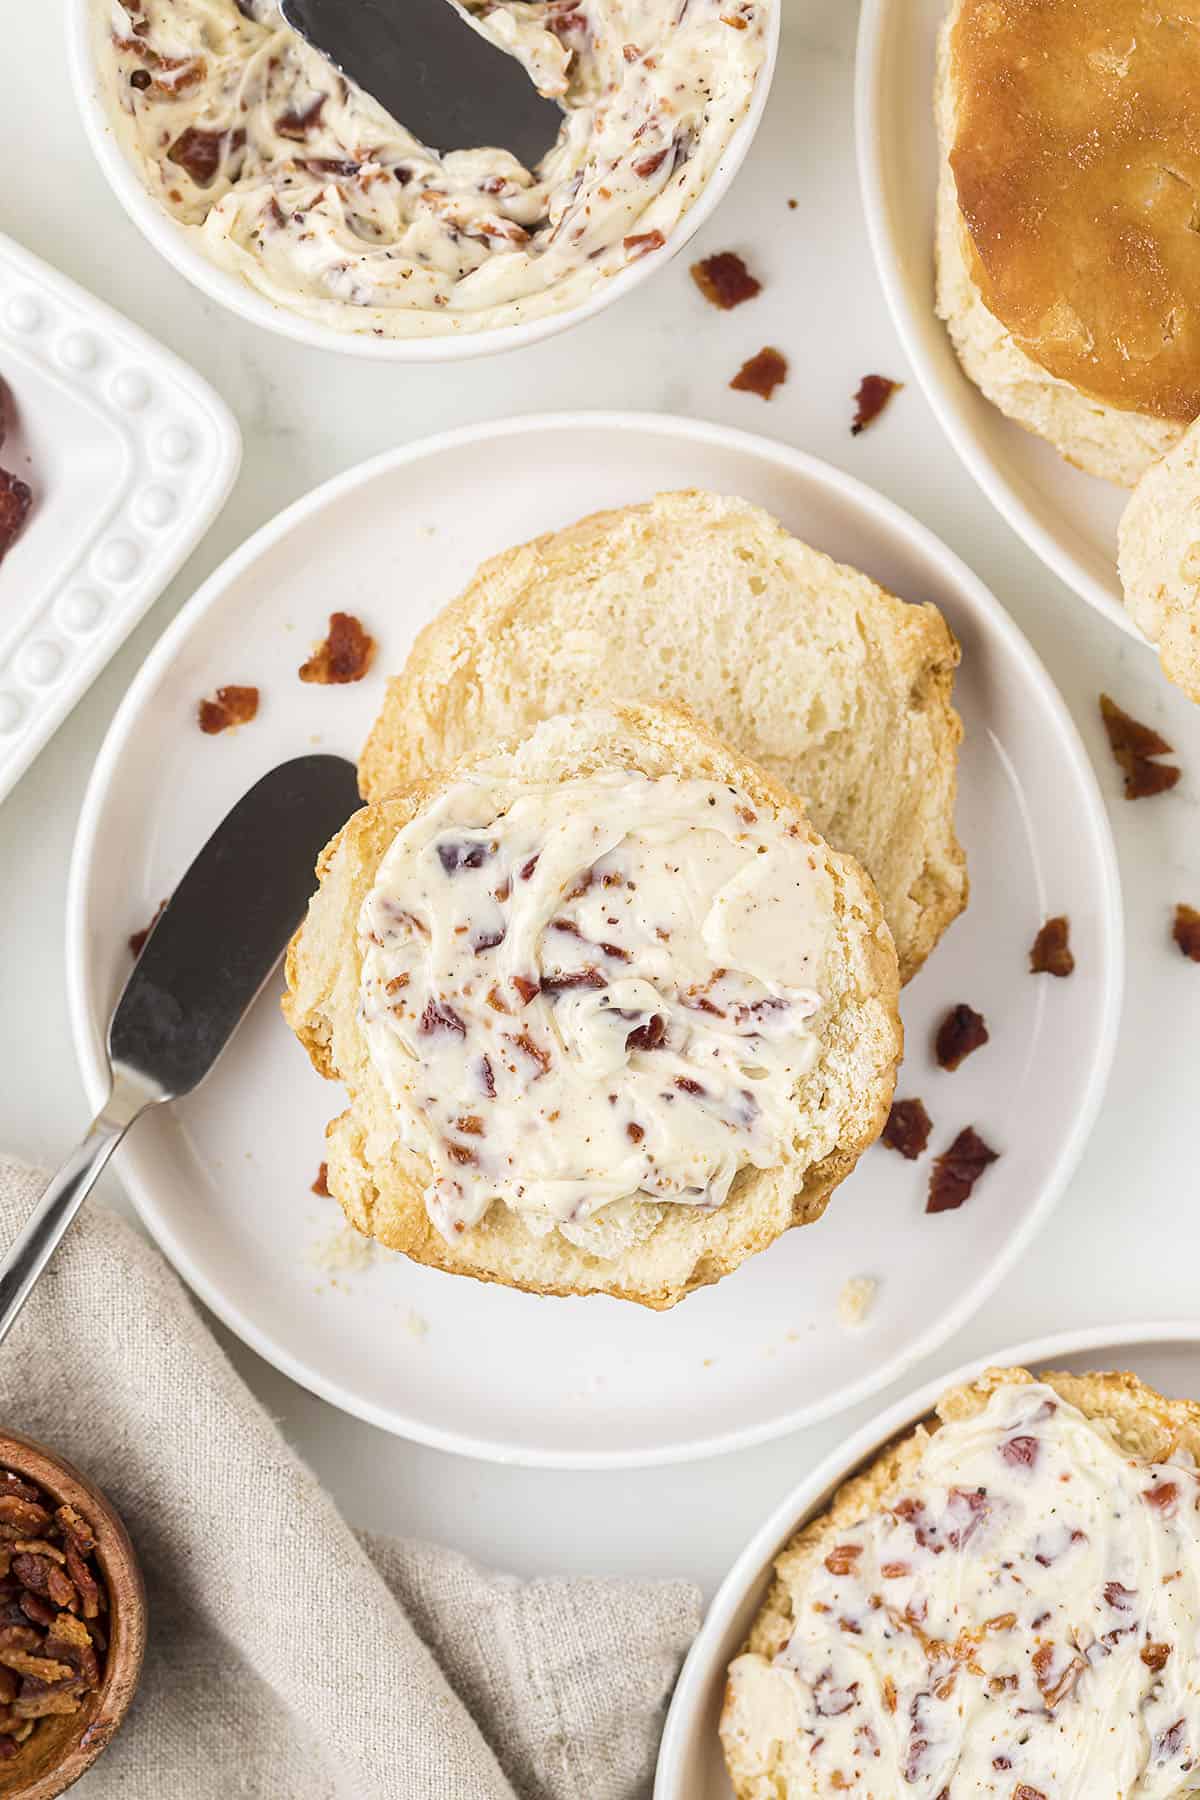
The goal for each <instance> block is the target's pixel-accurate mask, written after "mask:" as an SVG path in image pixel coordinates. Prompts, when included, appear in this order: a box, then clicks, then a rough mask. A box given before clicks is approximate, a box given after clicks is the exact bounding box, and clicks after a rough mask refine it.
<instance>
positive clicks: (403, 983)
mask: <svg viewBox="0 0 1200 1800" xmlns="http://www.w3.org/2000/svg"><path fill="white" fill-rule="evenodd" d="M410 979H411V977H410V976H408V975H393V976H392V979H391V980H390V981H388V982H385V983H384V988H383V991H384V993H385V994H398V993H399V992H400V990H401V988H406V987H407V986H408V984H409V981H410Z"/></svg>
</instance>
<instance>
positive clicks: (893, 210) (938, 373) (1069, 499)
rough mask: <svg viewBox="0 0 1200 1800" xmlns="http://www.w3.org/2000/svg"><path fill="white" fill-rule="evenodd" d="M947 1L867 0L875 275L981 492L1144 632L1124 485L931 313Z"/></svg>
mask: <svg viewBox="0 0 1200 1800" xmlns="http://www.w3.org/2000/svg"><path fill="white" fill-rule="evenodd" d="M948 3H949V0H863V5H862V13H861V17H860V22H859V36H858V65H857V72H856V81H855V130H856V137H857V144H858V167H859V180H860V184H861V188H862V197H863V206H864V208H865V211H866V216H867V227H868V231H869V234H870V238H871V247H872V250H873V251H874V254H875V263H876V267H877V269H878V271H879V278H880V281H881V283H882V285H883V290H884V293H885V294H886V296H887V301H888V305H889V307H890V309H891V313H892V317H893V319H894V320H895V324H896V329H897V331H898V332H899V334H900V339H901V342H902V343H903V345H904V348H905V351H906V352H907V354H908V357H909V360H910V361H911V363H912V365H913V367H914V369H915V370H916V373H917V378H918V380H919V381H920V383H921V386H922V387H923V388H924V390H925V394H926V396H927V398H928V400H929V403H930V405H931V406H932V408H933V410H934V412H935V413H936V414H937V417H938V419H939V420H940V421H941V424H942V427H943V429H944V431H945V433H946V435H947V437H948V438H949V439H950V442H951V443H952V444H953V445H954V448H955V449H956V450H957V452H958V454H959V456H960V457H961V458H962V460H963V462H964V463H965V464H966V466H967V468H968V469H969V470H970V472H971V474H972V475H973V476H974V477H975V480H976V481H977V482H978V483H979V486H980V487H981V488H982V489H983V491H984V493H985V494H986V495H987V497H988V499H989V500H990V501H991V502H992V504H993V505H994V506H995V507H996V508H997V509H998V511H999V512H1000V513H1001V514H1002V515H1003V516H1004V518H1006V519H1007V520H1008V522H1009V524H1010V525H1011V526H1012V527H1013V529H1014V531H1016V532H1018V533H1019V534H1020V536H1021V537H1022V538H1024V540H1025V542H1026V543H1027V544H1028V545H1029V547H1030V549H1031V550H1032V551H1034V553H1035V554H1036V555H1037V556H1040V557H1041V559H1042V561H1043V562H1044V563H1045V564H1046V565H1047V567H1048V568H1050V569H1052V570H1053V571H1054V573H1055V574H1056V575H1058V576H1060V577H1061V579H1062V580H1063V581H1065V582H1066V583H1067V584H1068V586H1070V587H1072V588H1074V590H1075V592H1076V593H1077V594H1079V595H1080V597H1081V598H1082V599H1084V600H1086V601H1087V603H1088V605H1089V606H1094V607H1095V609H1096V611H1097V612H1099V613H1102V614H1103V616H1104V617H1105V618H1106V619H1108V620H1109V621H1110V622H1111V623H1112V624H1114V625H1117V626H1119V627H1120V629H1121V630H1122V631H1125V632H1127V633H1128V635H1129V636H1130V637H1132V638H1135V639H1136V640H1137V641H1138V642H1139V643H1144V642H1145V639H1144V638H1143V636H1142V634H1141V632H1140V631H1139V630H1138V628H1137V626H1136V625H1135V624H1134V623H1133V620H1132V619H1131V618H1130V616H1129V614H1128V613H1127V612H1126V611H1125V608H1124V605H1123V604H1122V599H1121V583H1120V578H1119V576H1118V574H1117V523H1118V521H1119V519H1120V517H1121V513H1122V510H1123V509H1124V506H1125V502H1126V500H1127V499H1128V497H1129V496H1128V494H1127V493H1126V491H1125V490H1124V489H1123V488H1118V487H1114V486H1112V485H1111V484H1110V483H1109V482H1106V481H1100V480H1098V479H1097V478H1096V477H1095V476H1093V475H1085V474H1084V473H1083V472H1082V470H1080V469H1076V468H1073V467H1072V466H1071V465H1070V464H1069V463H1068V462H1066V461H1065V460H1064V459H1063V458H1062V457H1061V456H1060V455H1059V454H1058V452H1057V451H1056V450H1055V449H1053V448H1052V447H1051V445H1049V444H1047V443H1045V442H1043V441H1042V439H1040V438H1037V437H1034V436H1033V435H1032V434H1031V433H1030V432H1028V431H1025V430H1023V429H1022V427H1021V426H1019V425H1016V424H1014V423H1013V421H1012V420H1011V419H1006V418H1005V417H1004V415H1003V413H1001V412H1000V411H999V409H998V408H997V407H995V406H993V405H992V403H991V401H990V400H986V399H985V398H984V396H983V395H982V394H981V393H980V392H979V390H978V388H977V387H975V385H974V383H973V382H971V381H969V380H968V379H967V377H966V376H965V375H964V374H963V371H962V369H961V367H960V366H959V362H958V358H957V356H956V355H955V353H954V349H953V346H952V345H951V342H950V338H949V335H948V334H947V332H946V328H945V326H944V325H943V324H942V321H941V320H940V319H939V318H938V317H937V315H936V313H935V312H934V261H933V239H934V206H935V199H936V194H937V177H938V144H937V132H936V129H935V126H934V113H933V107H934V75H935V54H936V45H937V34H938V28H939V27H940V25H941V22H942V20H943V18H944V17H945V14H946V8H947V5H948Z"/></svg>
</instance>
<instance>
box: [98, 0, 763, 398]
mask: <svg viewBox="0 0 1200 1800" xmlns="http://www.w3.org/2000/svg"><path fill="white" fill-rule="evenodd" d="M98 3H99V0H67V43H68V53H69V60H70V68H71V79H72V82H73V84H74V88H75V97H76V103H77V104H78V107H79V111H80V115H81V117H82V119H83V124H84V129H85V130H86V132H87V136H88V140H89V142H90V143H91V146H92V150H93V151H94V153H95V156H96V160H97V162H98V163H99V164H100V167H101V169H102V170H103V172H104V175H105V177H106V178H107V180H108V184H109V186H110V187H111V188H112V190H113V193H114V194H115V195H116V197H117V199H118V200H119V201H120V203H121V205H122V206H123V207H124V208H125V211H126V212H127V213H128V215H129V217H130V218H131V219H132V220H133V222H134V224H135V225H136V226H137V227H138V228H139V230H140V231H141V232H142V234H143V236H144V237H146V238H147V239H148V241H149V242H150V243H151V244H152V245H153V246H154V248H155V249H156V250H157V251H158V252H159V254H160V255H161V256H163V257H165V259H166V261H167V262H168V263H170V264H171V266H172V268H174V269H177V270H178V272H179V273H180V274H181V275H183V276H185V277H186V279H187V280H188V281H190V282H191V283H192V285H193V286H194V287H196V288H198V289H199V290H200V292H201V293H202V294H205V295H207V297H208V298H209V299H210V300H215V301H217V303H218V304H219V305H221V306H224V307H227V308H228V310H229V311H230V312H232V313H236V314H237V315H238V317H239V318H242V319H246V320H248V321H249V323H250V324H252V325H261V326H262V327H263V328H264V329H265V330H267V331H273V332H276V333H277V334H278V335H279V336H280V337H285V338H291V339H292V340H293V341H294V342H295V343H298V344H307V345H309V346H310V347H312V348H313V349H317V350H337V351H340V352H341V353H342V354H343V355H344V356H358V357H365V358H367V359H368V360H372V361H375V362H406V363H436V362H457V361H460V360H461V361H465V360H467V359H469V358H473V357H477V356H493V355H495V354H496V353H497V352H499V351H502V350H519V349H523V348H524V347H525V346H527V345H529V344H536V343H540V342H541V341H542V340H543V339H544V338H549V337H554V336H556V335H557V334H558V333H559V332H560V331H565V330H567V329H568V327H569V326H572V325H580V324H582V323H583V321H584V320H585V319H590V318H594V317H595V315H596V314H597V313H600V312H603V311H604V310H605V308H606V307H609V306H611V305H612V304H613V303H614V301H616V300H619V299H620V298H621V296H622V295H623V294H628V293H630V292H631V291H632V290H633V289H634V288H636V287H640V285H641V284H642V282H643V281H645V280H647V279H648V277H649V276H651V275H652V274H653V273H654V272H655V271H656V270H657V269H661V268H663V267H664V266H665V265H666V264H667V263H668V262H669V261H670V260H671V259H672V257H674V256H677V255H678V254H679V252H680V251H681V250H682V249H683V248H684V247H685V245H686V244H688V243H689V242H690V240H691V239H692V238H693V237H694V236H695V234H696V232H698V231H699V229H700V227H701V226H702V225H703V224H704V223H705V221H706V220H707V219H708V218H709V217H711V215H712V213H713V212H714V210H715V209H716V207H717V206H718V205H719V204H720V202H721V200H722V199H723V197H724V195H725V194H726V193H727V192H728V190H729V188H730V186H731V184H732V182H733V179H734V177H735V175H736V174H737V172H738V170H739V169H740V168H741V166H742V163H743V162H744V161H745V158H746V154H747V152H748V151H749V149H750V146H751V144H752V143H753V142H754V138H755V135H756V133H757V131H758V127H759V124H760V122H761V120H762V116H763V112H764V110H765V108H766V104H767V98H768V96H769V94H770V91H771V83H772V81H773V79H774V74H775V65H776V61H777V58H778V51H779V31H780V13H781V9H782V0H767V4H768V21H767V34H766V45H765V53H764V58H763V64H762V67H761V69H760V70H759V73H758V78H757V80H756V81H755V85H754V93H753V95H752V97H751V101H750V106H749V108H748V110H747V112H746V116H745V118H744V119H743V120H742V121H741V123H740V124H739V125H738V127H737V129H736V130H735V131H734V133H733V135H732V137H731V138H730V140H729V143H728V145H727V146H726V149H725V151H724V154H723V155H722V156H721V157H720V159H719V160H718V162H717V164H716V166H715V168H714V170H713V173H712V175H711V176H710V177H709V180H708V182H707V183H706V185H705V187H704V189H703V191H702V192H701V194H700V196H699V198H698V199H697V200H696V201H695V202H694V204H693V205H692V206H691V207H689V209H688V211H687V212H686V213H684V215H683V217H682V218H681V219H680V220H679V222H678V224H677V225H676V227H675V229H674V230H673V231H672V232H671V233H670V235H669V236H668V238H667V241H666V243H665V244H664V245H663V247H662V248H661V249H660V250H656V251H654V252H652V253H651V254H649V255H644V256H641V257H640V258H638V259H637V260H636V261H634V262H631V263H630V264H629V265H628V266H627V267H626V268H625V269H623V270H621V271H620V272H619V273H618V274H616V275H613V276H611V277H610V278H609V279H608V280H606V281H605V282H603V283H602V284H601V286H599V287H598V288H597V289H596V290H595V292H593V293H591V294H589V295H588V296H587V297H586V299H584V300H583V301H581V302H580V303H578V304H577V305H575V306H570V307H564V308H563V309H562V310H561V311H556V312H549V313H546V314H543V315H541V316H539V317H537V318H533V319H529V320H526V321H525V322H524V323H521V324H517V325H505V326H499V327H495V328H492V329H483V330H474V329H466V330H463V331H461V332H459V333H457V334H455V333H449V334H435V335H429V336H416V337H379V336H376V335H374V334H373V333H371V332H349V331H338V330H336V329H334V328H333V327H331V326H327V325H324V324H321V323H317V322H314V321H312V320H309V319H305V318H303V317H302V316H301V315H300V314H299V313H298V312H293V311H292V310H290V309H289V308H287V307H284V306H279V305H276V304H275V303H274V302H273V301H272V300H270V299H268V298H267V297H266V296H265V295H263V294H260V293H258V292H257V290H256V289H254V288H253V287H251V286H250V285H249V283H248V282H244V281H241V280H239V279H238V278H237V276H235V275H232V274H229V273H227V272H226V271H225V270H224V269H222V268H220V267H218V265H217V264H216V263H215V262H213V261H211V260H210V259H209V258H208V257H207V256H206V255H205V254H204V252H203V251H202V250H201V249H199V248H198V246H197V245H196V243H195V241H194V236H193V233H192V232H191V231H189V230H188V229H187V228H186V227H185V226H183V225H181V224H180V223H179V222H178V221H177V220H175V219H173V218H172V217H171V215H170V213H168V212H167V211H165V209H164V208H163V207H161V206H160V205H159V203H158V201H157V200H156V199H155V198H154V196H153V195H152V194H151V193H150V192H149V191H148V189H147V188H146V187H145V186H144V185H143V183H142V181H141V179H140V177H139V175H138V172H137V170H136V169H135V167H134V166H133V164H132V162H131V161H130V160H129V158H128V156H127V155H126V154H125V151H124V150H123V149H122V147H121V145H120V143H119V142H118V139H117V134H116V132H115V131H114V129H113V125H112V119H111V116H110V111H109V108H108V106H107V104H106V102H105V99H104V95H103V93H102V91H101V82H100V73H99V69H98V66H97V59H96V52H95V42H96V7H97V4H98Z"/></svg>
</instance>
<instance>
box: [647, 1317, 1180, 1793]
mask: <svg viewBox="0 0 1200 1800" xmlns="http://www.w3.org/2000/svg"><path fill="white" fill-rule="evenodd" d="M1017 1367H1021V1368H1031V1369H1034V1370H1037V1369H1070V1370H1074V1371H1076V1372H1078V1373H1084V1372H1086V1371H1088V1370H1098V1369H1132V1370H1133V1372H1134V1374H1136V1375H1140V1376H1141V1377H1142V1379H1143V1380H1144V1381H1146V1382H1148V1383H1149V1384H1150V1386H1151V1387H1154V1388H1157V1389H1158V1390H1159V1392H1160V1393H1163V1394H1169V1395H1173V1396H1176V1397H1178V1398H1188V1399H1191V1398H1195V1396H1196V1395H1198V1394H1200V1321H1196V1320H1188V1321H1184V1322H1182V1323H1178V1324H1175V1323H1171V1324H1155V1325H1129V1326H1122V1327H1120V1328H1119V1330H1114V1328H1113V1327H1112V1326H1111V1325H1105V1326H1098V1327H1095V1328H1093V1329H1091V1330H1087V1331H1067V1332H1060V1333H1059V1334H1058V1336H1056V1337H1048V1338H1038V1339H1036V1340H1035V1341H1034V1342H1033V1343H1025V1344H1017V1345H1015V1346H1013V1347H1012V1348H1010V1349H1007V1350H996V1351H994V1352H992V1354H991V1355H989V1356H983V1357H979V1358H978V1359H977V1360H976V1361H975V1362H971V1363H967V1364H964V1366H963V1367H962V1368H959V1369H955V1370H953V1371H952V1372H951V1373H950V1374H948V1375H939V1376H938V1378H937V1380H936V1381H931V1382H929V1383H928V1385H927V1386H925V1387H923V1388H921V1389H920V1390H919V1392H917V1393H915V1394H909V1395H908V1396H907V1397H906V1398H905V1399H903V1400H899V1401H897V1403H896V1404H895V1406H892V1407H889V1409H888V1410H887V1412H886V1413H883V1414H882V1415H880V1416H879V1417H877V1418H875V1419H873V1420H871V1421H870V1423H868V1424H866V1425H864V1426H863V1428H862V1430H861V1431H858V1432H856V1433H855V1435H854V1436H853V1437H852V1438H851V1439H850V1441H849V1442H848V1443H846V1444H844V1445H843V1446H842V1447H841V1449H839V1450H835V1451H834V1452H833V1454H832V1455H831V1456H828V1457H826V1458H825V1460H824V1462H822V1463H820V1464H819V1465H818V1467H817V1468H815V1469H814V1470H813V1471H812V1473H811V1474H809V1475H806V1476H805V1478H804V1480H803V1481H802V1482H801V1483H800V1485H799V1487H797V1488H795V1489H794V1490H793V1492H792V1493H790V1494H789V1495H788V1497H787V1499H786V1500H784V1501H783V1502H782V1503H781V1504H780V1505H779V1506H778V1507H776V1509H775V1511H774V1512H773V1513H772V1514H771V1516H770V1518H769V1519H768V1520H767V1521H766V1523H765V1524H764V1525H763V1526H762V1527H761V1529H760V1530H758V1531H757V1532H756V1533H755V1534H754V1536H753V1538H751V1540H750V1542H749V1543H748V1544H747V1546H746V1548H745V1549H744V1550H743V1551H742V1554H741V1555H740V1556H739V1557H738V1559H737V1561H736V1562H735V1563H734V1565H733V1567H732V1569H730V1571H729V1574H728V1575H727V1576H726V1577H725V1580H724V1581H723V1582H722V1583H721V1586H720V1588H719V1589H718V1591H717V1594H716V1597H715V1598H714V1600H713V1603H712V1605H711V1606H710V1607H709V1609H708V1614H707V1616H706V1618H705V1621H704V1625H703V1627H702V1628H701V1631H700V1635H699V1637H698V1638H697V1639H696V1641H695V1643H694V1644H693V1645H692V1648H691V1651H690V1653H689V1655H688V1659H687V1661H686V1663H685V1664H684V1666H683V1672H682V1674H681V1675H680V1677H679V1681H678V1683H677V1685H676V1688H675V1694H674V1697H673V1699H672V1701H671V1710H670V1712H669V1714H668V1716H667V1723H666V1729H665V1730H664V1732H663V1740H662V1747H661V1750H660V1752H659V1758H658V1773H657V1776H656V1779H655V1783H654V1800H733V1786H732V1784H731V1782H730V1780H729V1776H728V1774H727V1773H726V1769H725V1762H724V1758H723V1757H722V1755H721V1744H720V1740H719V1738H718V1736H717V1726H718V1723H719V1720H720V1716H721V1704H722V1701H723V1699H724V1694H725V1672H726V1670H727V1669H728V1667H729V1664H730V1663H731V1662H732V1661H733V1658H734V1657H735V1656H737V1654H738V1653H739V1651H740V1650H741V1649H742V1646H743V1645H744V1644H745V1642H746V1638H747V1636H748V1635H749V1632H750V1626H751V1624H752V1622H753V1620H754V1616H755V1614H756V1613H757V1612H758V1609H759V1607H760V1606H761V1605H762V1603H763V1601H764V1599H765V1598H766V1593H767V1588H768V1587H769V1586H770V1582H771V1574H772V1566H773V1564H774V1561H775V1558H776V1557H777V1556H778V1555H779V1552H780V1551H781V1550H782V1549H783V1547H784V1545H785V1544H787V1543H788V1541H789V1539H791V1538H792V1537H793V1536H794V1534H795V1533H796V1532H797V1531H799V1529H800V1527H801V1526H802V1525H803V1524H804V1523H805V1522H806V1521H807V1520H808V1519H810V1518H811V1517H813V1516H814V1514H816V1513H818V1512H820V1510H821V1508H822V1507H823V1506H824V1505H825V1504H826V1503H827V1502H828V1501H829V1500H830V1498H831V1497H832V1495H833V1494H834V1492H835V1491H836V1489H837V1488H839V1487H840V1486H841V1484H842V1482H843V1481H845V1480H847V1479H848V1477H849V1476H851V1475H852V1474H853V1473H854V1471H855V1470H856V1469H858V1468H860V1467H862V1466H863V1465H864V1464H865V1463H867V1462H869V1461H870V1460H871V1458H872V1457H874V1456H875V1455H876V1453H877V1452H878V1451H879V1450H881V1449H882V1448H883V1446H884V1445H885V1444H886V1443H888V1442H889V1440H890V1439H892V1438H894V1437H896V1436H898V1435H899V1433H901V1432H903V1431H907V1430H908V1429H909V1427H910V1426H912V1425H914V1424H916V1422H917V1420H918V1419H923V1418H925V1417H926V1416H927V1414H928V1413H929V1412H931V1411H932V1409H933V1407H934V1406H935V1405H936V1403H937V1401H938V1400H939V1399H940V1398H941V1396H942V1395H943V1394H944V1393H945V1392H946V1390H947V1389H948V1388H952V1387H955V1386H957V1385H958V1384H959V1383H960V1382H963V1381H971V1380H973V1379H974V1378H975V1376H977V1375H978V1374H979V1372H980V1370H981V1369H985V1368H1017Z"/></svg>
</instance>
